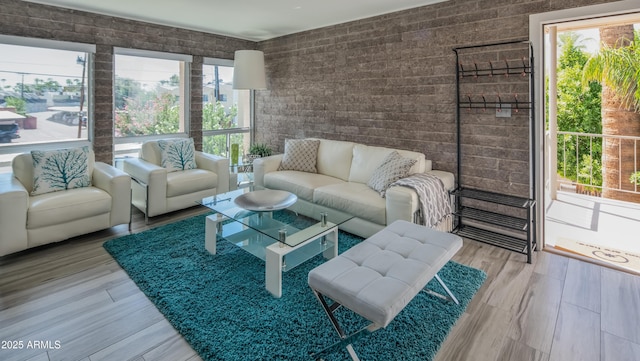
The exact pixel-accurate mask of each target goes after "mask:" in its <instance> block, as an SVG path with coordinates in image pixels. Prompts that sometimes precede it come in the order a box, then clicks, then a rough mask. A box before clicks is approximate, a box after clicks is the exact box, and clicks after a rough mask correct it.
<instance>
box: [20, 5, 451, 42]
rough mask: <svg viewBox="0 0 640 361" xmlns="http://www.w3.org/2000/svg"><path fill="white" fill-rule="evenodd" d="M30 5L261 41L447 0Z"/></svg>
mask: <svg viewBox="0 0 640 361" xmlns="http://www.w3.org/2000/svg"><path fill="white" fill-rule="evenodd" d="M27 1H30V2H35V3H41V4H47V5H53V6H59V7H65V8H70V9H76V10H84V11H89V12H93V13H99V14H105V15H111V16H117V17H122V18H127V19H133V20H141V21H146V22H150V23H156V24H162V25H168V26H173V27H180V28H185V29H191V30H198V31H204V32H207V33H213V34H220V35H228V36H232V37H236V38H240V39H247V40H254V41H260V40H267V39H271V38H275V37H279V36H283V35H288V34H293V33H297V32H300V31H304V30H310V29H317V28H321V27H324V26H329V25H335V24H340V23H344V22H348V21H351V20H357V19H363V18H368V17H372V16H376V15H381V14H387V13H390V12H394V11H399V10H405V9H411V8H415V7H419V6H424V5H429V4H435V3H439V2H442V1H446V0H322V1H319V0H225V1H221V0H172V1H167V0H108V1H105V0H27Z"/></svg>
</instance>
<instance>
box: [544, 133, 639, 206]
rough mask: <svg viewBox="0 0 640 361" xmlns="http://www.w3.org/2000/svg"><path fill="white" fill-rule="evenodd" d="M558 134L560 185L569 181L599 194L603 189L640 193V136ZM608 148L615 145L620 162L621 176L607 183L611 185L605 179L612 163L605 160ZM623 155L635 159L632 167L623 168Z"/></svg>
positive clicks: (586, 191)
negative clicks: (639, 167) (605, 166)
mask: <svg viewBox="0 0 640 361" xmlns="http://www.w3.org/2000/svg"><path fill="white" fill-rule="evenodd" d="M557 135H558V174H559V175H562V177H561V178H560V179H559V183H560V184H569V185H571V186H575V187H576V188H577V190H578V191H579V192H581V193H590V194H593V195H600V194H601V192H602V190H604V189H608V190H615V191H620V192H628V193H640V169H638V161H639V156H638V154H639V153H638V152H639V151H640V137H635V136H623V135H604V134H591V133H576V132H562V131H559V132H557ZM607 147H613V151H614V152H616V150H617V162H615V161H614V162H615V163H617V169H616V171H617V175H618V177H617V178H618V179H617V184H611V183H612V182H606V183H607V185H608V186H603V181H602V180H603V179H604V178H605V176H606V174H603V173H604V171H606V170H605V169H604V165H605V164H607V165H609V166H611V165H610V164H609V163H610V162H607V159H606V155H607V151H606V149H607ZM616 148H617V149H616ZM609 151H611V150H609ZM629 154H631V155H629ZM623 155H624V156H625V157H627V158H629V157H632V158H633V167H632V168H633V169H632V170H631V169H630V167H629V166H627V167H625V168H626V169H624V170H623V161H622V159H623ZM609 160H611V159H609ZM626 162H628V163H630V162H631V160H630V159H627V160H626ZM615 163H614V164H615ZM581 190H582V191H581Z"/></svg>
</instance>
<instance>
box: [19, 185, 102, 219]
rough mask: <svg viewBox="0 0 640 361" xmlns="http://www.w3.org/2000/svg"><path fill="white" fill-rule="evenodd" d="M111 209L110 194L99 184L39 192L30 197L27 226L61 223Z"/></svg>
mask: <svg viewBox="0 0 640 361" xmlns="http://www.w3.org/2000/svg"><path fill="white" fill-rule="evenodd" d="M110 211H111V196H109V194H108V193H107V192H105V191H103V190H102V189H99V188H96V187H84V188H76V189H70V190H66V191H60V192H53V193H46V194H40V195H36V196H33V197H31V199H30V204H29V209H28V210H27V228H28V229H35V228H40V227H45V226H50V225H56V224H62V223H66V222H69V221H75V220H78V219H83V218H88V217H93V216H97V215H100V214H105V213H109V212H110Z"/></svg>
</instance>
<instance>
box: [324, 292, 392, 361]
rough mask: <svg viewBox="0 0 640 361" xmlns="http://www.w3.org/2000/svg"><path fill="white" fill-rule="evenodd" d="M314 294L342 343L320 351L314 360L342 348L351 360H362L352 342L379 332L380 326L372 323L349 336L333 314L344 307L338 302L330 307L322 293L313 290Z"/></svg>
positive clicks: (339, 342)
mask: <svg viewBox="0 0 640 361" xmlns="http://www.w3.org/2000/svg"><path fill="white" fill-rule="evenodd" d="M312 291H313V294H314V295H315V296H316V298H317V299H318V301H320V304H321V305H322V309H323V310H324V312H325V313H326V314H327V316H328V317H329V320H330V321H331V325H333V328H334V329H335V330H336V332H337V333H338V335H340V341H338V342H336V343H334V344H333V345H330V346H328V347H326V348H324V349H323V350H322V351H319V352H317V353H315V354H313V355H312V358H313V359H315V360H323V357H324V356H325V355H327V354H329V353H330V352H332V351H334V350H336V349H337V348H340V347H345V348H346V349H347V352H348V353H349V356H350V357H351V359H352V360H353V361H359V360H360V359H359V358H358V355H357V354H356V351H355V350H354V349H353V346H352V345H351V342H353V341H355V340H356V339H358V338H360V337H362V336H365V335H368V334H370V333H372V332H374V331H376V330H378V329H379V328H380V326H378V325H376V324H374V323H371V324H369V325H367V326H365V327H363V328H361V329H360V330H358V331H356V332H354V333H352V334H350V335H347V334H346V333H345V332H344V330H343V329H342V327H340V324H339V323H338V320H337V319H336V317H335V315H334V314H333V313H334V312H335V311H336V310H337V309H339V308H340V307H341V306H342V305H341V304H339V303H338V302H333V303H332V304H331V305H329V304H328V303H327V300H326V299H325V296H323V295H322V294H321V293H320V292H317V291H316V290H313V289H312Z"/></svg>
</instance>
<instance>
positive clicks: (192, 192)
mask: <svg viewBox="0 0 640 361" xmlns="http://www.w3.org/2000/svg"><path fill="white" fill-rule="evenodd" d="M123 169H124V171H125V172H127V173H128V174H130V175H131V177H132V179H133V182H132V184H131V186H132V189H133V199H132V203H133V205H134V206H135V207H136V208H138V209H139V210H140V211H142V212H143V213H144V214H145V219H146V220H147V221H148V217H154V216H157V215H160V214H164V213H168V212H172V211H176V210H180V209H184V208H189V207H193V206H195V205H196V202H197V201H199V200H202V198H204V197H210V196H212V195H215V194H219V193H224V192H228V191H229V173H230V171H229V159H227V158H223V157H219V156H215V155H212V154H207V153H203V152H201V151H196V150H195V148H194V144H193V139H191V138H177V139H166V140H157V141H156V140H154V141H148V142H145V143H144V144H142V148H141V149H140V155H139V157H138V158H127V159H125V160H124V162H123Z"/></svg>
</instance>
